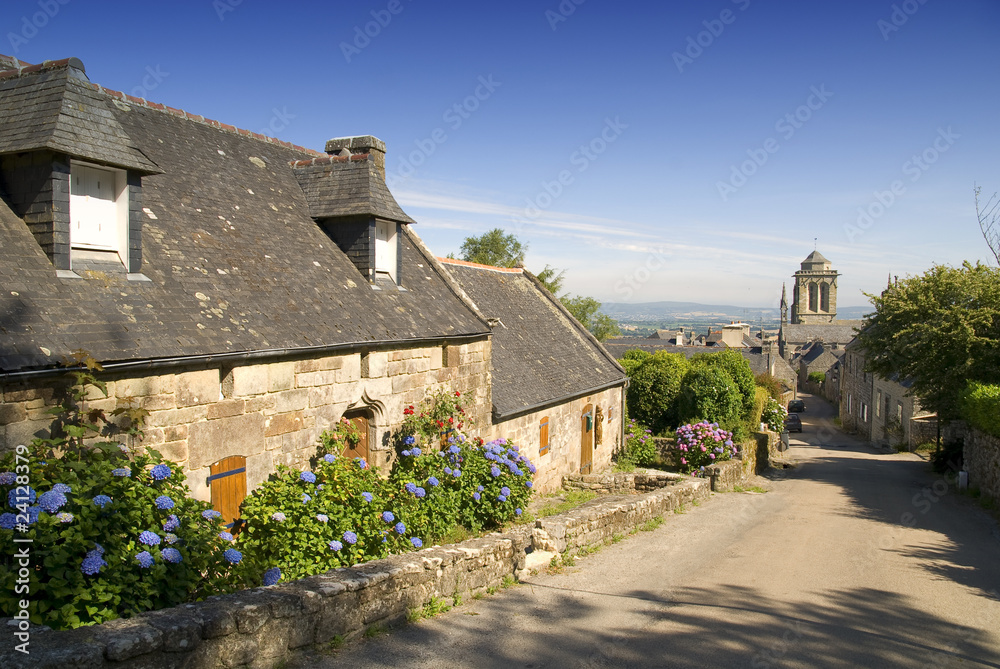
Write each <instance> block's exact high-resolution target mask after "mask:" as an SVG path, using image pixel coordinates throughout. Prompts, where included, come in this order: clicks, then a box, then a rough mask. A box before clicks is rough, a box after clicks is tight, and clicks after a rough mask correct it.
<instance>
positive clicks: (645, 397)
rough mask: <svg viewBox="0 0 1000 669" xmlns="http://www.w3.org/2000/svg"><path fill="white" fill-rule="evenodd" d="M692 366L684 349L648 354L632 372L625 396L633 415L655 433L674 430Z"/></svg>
mask: <svg viewBox="0 0 1000 669" xmlns="http://www.w3.org/2000/svg"><path fill="white" fill-rule="evenodd" d="M638 353H643V352H642V351H639V352H638ZM688 368H689V365H688V361H687V358H685V357H684V354H683V353H667V352H666V351H657V352H656V353H653V354H652V355H649V354H647V355H646V356H645V358H644V359H643V360H642V361H641V362H640V363H639V364H638V366H637V367H634V368H633V370H632V371H631V373H630V374H629V376H630V377H631V381H630V383H629V387H628V391H627V392H626V396H625V401H626V404H627V405H628V413H629V415H630V416H632V417H634V418H635V419H636V420H637V421H639V422H640V423H642V424H643V425H647V426H649V427H650V428H651V429H652V430H653V433H654V434H663V433H665V432H667V431H669V430H672V429H673V428H674V426H676V425H677V398H678V396H679V395H680V391H681V381H682V380H683V378H684V375H685V374H686V373H687V371H688Z"/></svg>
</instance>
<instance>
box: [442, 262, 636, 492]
mask: <svg viewBox="0 0 1000 669" xmlns="http://www.w3.org/2000/svg"><path fill="white" fill-rule="evenodd" d="M439 260H440V261H441V262H442V263H443V264H444V265H445V266H446V267H447V268H448V270H449V271H450V272H451V273H452V275H453V276H454V277H455V279H456V280H457V281H458V283H459V284H460V285H461V286H462V288H463V289H464V290H465V292H466V294H467V295H468V296H469V298H470V299H471V300H472V301H473V302H474V303H475V306H476V307H477V308H478V310H479V311H480V313H482V314H483V315H484V316H485V317H486V318H487V320H488V321H489V322H490V324H491V325H492V326H493V339H492V351H493V357H492V370H491V371H492V379H493V388H492V397H493V431H492V433H491V434H492V436H494V437H507V438H511V439H513V440H514V442H515V443H517V444H519V445H520V446H521V452H522V453H525V454H526V455H527V456H528V457H529V458H530V459H531V460H532V462H535V463H536V464H537V465H538V466H539V472H538V473H537V474H536V476H535V479H536V486H535V487H536V488H537V489H538V490H540V491H543V492H547V491H551V490H555V489H558V488H559V487H560V485H561V479H562V476H564V475H568V474H577V473H584V474H589V473H590V472H591V471H595V472H596V471H599V470H601V469H604V468H606V467H607V466H609V465H610V464H611V455H612V453H613V452H614V451H615V450H617V449H618V448H620V447H621V445H622V438H623V437H622V434H623V432H622V431H623V429H624V421H623V420H622V417H623V416H624V415H625V405H624V402H625V383H626V380H627V379H626V376H625V371H624V370H623V369H622V368H621V366H620V365H619V364H618V362H617V360H615V358H614V357H613V356H612V355H611V354H610V353H608V351H607V350H606V349H605V348H604V347H603V346H602V345H601V344H600V342H598V341H597V339H595V338H594V336H593V335H592V334H591V333H590V332H588V331H587V329H586V328H585V327H583V326H582V325H581V324H580V323H579V322H578V321H577V320H576V319H575V318H573V317H572V315H570V313H569V312H568V311H567V310H566V308H565V307H564V306H563V305H562V303H561V302H560V301H559V300H558V299H557V298H556V297H554V296H553V295H552V294H551V293H549V292H548V290H546V289H545V288H544V287H543V286H542V284H541V283H540V282H539V281H538V279H537V278H536V277H534V276H533V275H532V274H531V273H530V272H527V271H525V270H524V269H522V268H512V269H507V268H500V267H490V266H488V265H479V264H476V263H469V262H464V261H461V260H449V259H445V258H440V259H439Z"/></svg>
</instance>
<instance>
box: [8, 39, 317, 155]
mask: <svg viewBox="0 0 1000 669" xmlns="http://www.w3.org/2000/svg"><path fill="white" fill-rule="evenodd" d="M46 62H49V61H46ZM57 62H62V61H57ZM66 62H67V63H68V62H69V59H68V58H67V59H66ZM43 65H44V63H43ZM9 72H16V70H9ZM7 73H8V72H0V78H3V77H4V76H5V75H7ZM90 85H91V86H93V87H94V88H95V89H96V90H97V91H99V92H101V93H104V94H105V95H109V96H111V97H113V98H115V99H117V100H121V101H122V102H126V103H129V104H133V105H136V106H137V107H143V108H145V109H152V110H153V111H159V112H164V113H167V114H171V115H173V116H178V117H180V118H183V119H187V120H189V121H194V122H195V123H201V124H203V125H207V126H209V127H212V128H215V129H217V130H223V131H225V132H232V133H235V134H237V135H241V136H243V137H250V138H252V139H256V140H258V141H261V142H265V143H267V144H275V145H277V146H282V147H284V148H286V149H292V150H294V151H299V152H301V153H306V154H311V155H315V156H317V157H322V156H325V155H327V154H325V153H323V152H322V151H317V150H315V149H307V148H305V147H303V146H299V145H298V144H293V143H291V142H286V141H285V140H283V139H278V138H277V137H270V136H268V135H262V134H260V133H258V132H253V131H251V130H246V129H244V128H238V127H236V126H234V125H230V124H229V123H223V122H221V121H216V120H215V119H211V118H206V117H204V116H202V115H200V114H192V113H191V112H188V111H185V110H183V109H177V108H176V107H171V106H169V105H165V104H163V103H160V102H150V101H149V100H146V99H145V98H137V97H135V96H133V95H129V94H128V93H122V92H121V91H116V90H114V89H112V88H106V87H104V86H102V85H100V84H95V83H93V82H91V84H90Z"/></svg>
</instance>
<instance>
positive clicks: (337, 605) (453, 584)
mask: <svg viewBox="0 0 1000 669" xmlns="http://www.w3.org/2000/svg"><path fill="white" fill-rule="evenodd" d="M709 495H710V492H709V485H708V482H707V481H705V480H702V479H696V480H685V481H683V482H680V483H677V484H676V485H671V486H668V487H665V488H659V489H657V490H655V491H653V492H650V493H647V494H644V495H638V496H636V495H630V496H624V497H612V498H598V499H595V500H592V501H591V502H588V503H587V504H585V505H583V506H581V507H579V508H577V509H575V510H573V511H571V512H569V513H566V514H563V515H561V516H551V517H549V518H544V519H540V520H537V521H536V522H535V526H534V527H530V526H527V525H525V526H520V527H517V528H515V529H513V530H511V531H509V532H504V533H495V534H490V535H487V536H485V537H482V538H477V539H471V540H469V541H465V542H462V543H461V544H454V545H450V546H434V547H431V548H425V549H423V550H421V551H418V552H414V553H407V554H404V555H395V556H392V557H389V558H386V559H384V560H376V561H373V562H369V563H365V564H361V565H357V566H355V567H351V568H347V569H337V570H334V571H331V572H328V573H326V574H323V575H320V576H312V577H309V578H305V579H302V580H299V581H294V582H291V583H287V584H279V585H276V586H271V587H268V588H257V589H254V590H247V591H244V592H240V593H235V594H233V595H225V596H221V597H212V598H209V599H208V600H206V601H203V602H198V603H195V604H188V605H185V606H179V607H175V608H171V609H164V610H162V611H156V612H150V613H143V614H140V615H137V616H135V617H134V618H130V619H125V620H115V621H111V622H108V623H105V624H103V625H95V626H93V627H82V628H79V629H76V630H68V631H52V630H42V629H37V628H36V629H33V630H32V632H31V645H30V651H31V653H30V655H27V656H26V655H23V654H21V653H18V652H17V651H15V650H14V646H15V644H14V643H12V642H11V637H10V635H12V634H13V630H14V629H15V628H14V627H13V626H11V625H6V626H0V627H2V629H3V630H4V632H3V633H4V635H5V641H4V643H2V644H0V666H2V667H4V668H5V669H6V668H7V667H10V668H11V669H21V668H28V667H33V668H34V667H39V668H52V669H70V668H79V669H83V668H88V669H89V668H94V669H97V668H102V667H107V668H109V669H111V668H114V669H117V668H121V669H125V668H126V667H128V668H129V669H133V668H139V667H150V668H153V667H155V668H157V669H173V668H178V669H179V668H181V667H183V668H185V669H203V668H204V669H208V668H214V667H262V668H263V667H275V666H280V665H281V664H282V663H283V661H284V660H285V659H286V658H287V657H288V656H289V655H290V654H291V653H292V652H293V651H294V650H295V649H297V648H303V647H305V646H310V645H314V644H324V643H327V642H329V641H331V640H333V639H334V638H335V637H337V636H340V637H343V638H351V637H355V636H358V635H360V634H362V633H363V632H364V631H365V630H367V629H369V628H371V627H373V626H379V625H393V624H396V623H399V622H401V621H403V620H405V619H406V616H407V613H408V611H409V610H411V609H419V608H421V607H422V606H424V605H425V604H427V603H429V602H430V601H431V599H432V598H433V597H454V596H455V595H461V596H462V597H463V598H467V597H468V596H469V595H471V594H475V593H478V592H482V591H484V590H486V589H487V588H491V587H498V586H500V585H502V584H503V582H504V580H505V579H508V578H511V577H513V576H515V575H517V576H520V577H523V576H525V575H526V567H527V565H528V564H529V563H530V562H531V556H533V555H539V554H542V555H544V554H547V552H549V551H551V552H552V554H555V553H562V552H567V551H569V552H574V551H577V550H579V549H581V548H585V547H591V546H595V545H598V544H601V543H604V542H607V541H610V540H612V539H613V538H614V537H615V535H623V534H627V533H629V532H630V531H632V529H634V528H635V527H637V526H639V525H641V524H643V523H645V522H647V521H649V520H652V519H653V518H656V517H657V516H661V515H664V514H667V513H670V512H672V511H674V510H675V509H677V508H678V507H680V506H681V505H682V504H687V503H690V502H692V501H694V500H699V499H706V498H707V497H708V496H709ZM536 562H537V560H536Z"/></svg>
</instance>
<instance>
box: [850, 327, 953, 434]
mask: <svg viewBox="0 0 1000 669" xmlns="http://www.w3.org/2000/svg"><path fill="white" fill-rule="evenodd" d="M864 366H865V352H864V350H863V349H862V348H861V346H860V345H859V344H858V341H857V340H854V341H852V342H851V343H849V344H848V345H847V347H846V349H845V352H844V357H843V358H842V360H841V362H840V367H839V372H840V420H841V424H842V425H843V427H844V429H845V430H848V431H849V432H853V433H854V434H857V435H859V436H860V437H862V438H864V439H865V440H866V441H869V442H871V443H874V444H880V445H884V446H899V445H902V446H906V447H908V448H911V449H912V448H913V447H914V446H916V445H918V444H920V443H922V442H927V441H932V440H933V439H935V437H936V434H937V417H936V415H935V414H933V413H931V412H929V411H925V410H923V409H922V408H921V407H920V401H919V400H918V399H917V398H915V397H913V396H912V395H911V394H910V385H911V383H910V382H909V381H908V380H899V379H895V378H893V379H884V378H882V377H880V376H878V375H877V374H873V373H871V372H866V371H865V369H864Z"/></svg>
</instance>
